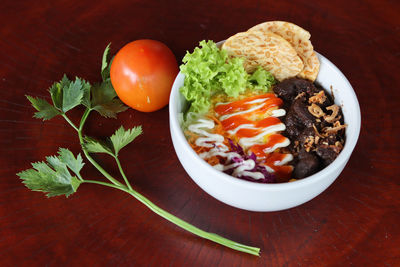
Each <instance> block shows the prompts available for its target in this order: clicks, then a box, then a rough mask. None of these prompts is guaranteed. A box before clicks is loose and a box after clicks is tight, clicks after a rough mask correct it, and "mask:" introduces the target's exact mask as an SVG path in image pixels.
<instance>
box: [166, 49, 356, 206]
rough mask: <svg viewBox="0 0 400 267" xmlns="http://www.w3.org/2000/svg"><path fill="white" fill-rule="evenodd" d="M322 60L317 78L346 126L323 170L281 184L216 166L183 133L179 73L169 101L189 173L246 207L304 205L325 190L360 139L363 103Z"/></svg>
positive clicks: (177, 146)
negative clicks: (338, 147) (242, 176)
mask: <svg viewBox="0 0 400 267" xmlns="http://www.w3.org/2000/svg"><path fill="white" fill-rule="evenodd" d="M318 58H319V60H320V63H321V67H320V71H319V74H318V77H317V80H316V81H317V82H318V83H319V84H321V85H322V86H323V87H324V88H325V89H326V90H327V91H328V92H330V91H331V89H330V88H332V92H333V95H334V98H335V103H336V104H338V105H341V106H342V111H343V115H344V120H345V123H346V124H347V125H348V126H347V128H346V142H345V145H344V148H343V150H342V151H341V152H340V154H339V156H338V157H337V158H336V159H335V161H334V162H332V163H331V164H330V165H329V166H327V167H326V168H324V169H323V170H321V171H319V172H317V173H315V174H313V175H311V176H309V177H307V178H304V179H301V180H297V181H295V182H290V183H280V184H260V183H253V182H249V181H245V180H241V179H238V178H235V177H232V176H230V175H227V174H225V173H223V172H220V171H217V170H215V169H214V168H213V167H211V166H210V165H209V164H208V163H207V162H205V161H204V160H203V159H201V158H200V157H199V156H198V155H197V154H196V152H194V151H193V149H192V148H191V147H190V145H189V144H188V142H187V141H186V139H185V136H184V135H183V132H182V129H181V127H180V124H179V121H178V114H179V113H180V112H181V110H182V108H183V107H184V105H185V102H186V100H185V98H184V97H183V96H182V95H181V94H180V92H179V88H180V87H181V86H182V85H183V81H184V75H183V74H182V73H179V74H178V76H177V77H176V79H175V82H174V84H173V86H172V91H171V96H170V101H169V122H170V130H171V137H172V142H173V145H174V148H175V151H176V154H177V155H178V158H179V160H180V162H181V164H182V166H183V167H184V169H185V170H186V172H187V173H188V174H189V176H190V177H191V178H192V179H193V181H195V182H196V184H198V185H199V186H200V187H201V188H202V189H203V190H204V191H206V192H207V193H208V194H210V195H211V196H213V197H215V198H216V199H218V200H220V201H222V202H224V203H226V204H228V205H231V206H234V207H237V208H241V209H245V210H251V211H277V210H284V209H288V208H292V207H295V206H298V205H301V204H303V203H305V202H307V201H309V200H311V199H313V198H314V197H316V196H317V195H319V194H320V193H321V192H323V191H324V190H325V189H326V188H327V187H328V186H329V185H331V184H332V183H333V181H335V179H336V178H337V177H338V176H339V174H340V173H341V172H342V170H343V168H344V166H345V165H346V163H347V161H348V160H349V158H350V155H351V153H352V152H353V149H354V147H355V145H356V143H357V139H358V136H359V133H360V127H361V114H360V106H359V104H358V100H357V97H356V94H355V93H354V90H353V88H352V87H351V85H350V83H349V81H348V80H347V79H346V77H345V76H344V75H343V73H342V72H341V71H340V70H339V69H338V68H337V67H336V66H335V65H334V64H333V63H332V62H330V61H329V60H328V59H326V58H325V57H324V56H322V55H320V54H318Z"/></svg>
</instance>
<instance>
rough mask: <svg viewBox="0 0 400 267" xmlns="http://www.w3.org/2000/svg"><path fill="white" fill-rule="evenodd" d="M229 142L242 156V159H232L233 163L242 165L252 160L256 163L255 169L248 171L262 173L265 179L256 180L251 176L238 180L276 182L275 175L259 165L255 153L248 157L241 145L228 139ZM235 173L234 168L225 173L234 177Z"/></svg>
mask: <svg viewBox="0 0 400 267" xmlns="http://www.w3.org/2000/svg"><path fill="white" fill-rule="evenodd" d="M228 141H229V145H230V146H231V149H232V150H233V151H234V152H236V153H238V154H239V155H240V156H241V157H240V158H239V157H234V158H232V161H233V162H235V163H240V162H243V161H245V160H249V159H251V160H253V161H254V162H255V167H254V168H253V169H252V170H248V171H249V172H261V173H262V174H263V175H264V178H261V179H254V178H252V177H249V176H240V177H237V178H240V179H243V180H247V181H251V182H257V183H273V182H275V175H273V174H272V173H269V172H268V171H267V168H265V167H264V166H261V165H259V164H258V162H257V156H256V155H255V154H254V153H253V152H252V153H251V154H250V155H246V154H245V153H244V150H243V148H242V147H241V146H240V145H239V144H237V145H235V144H234V143H233V141H232V140H231V139H228ZM233 171H234V168H231V169H228V170H225V171H224V172H225V173H226V174H229V175H232V173H233Z"/></svg>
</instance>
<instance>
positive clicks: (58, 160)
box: [17, 46, 260, 255]
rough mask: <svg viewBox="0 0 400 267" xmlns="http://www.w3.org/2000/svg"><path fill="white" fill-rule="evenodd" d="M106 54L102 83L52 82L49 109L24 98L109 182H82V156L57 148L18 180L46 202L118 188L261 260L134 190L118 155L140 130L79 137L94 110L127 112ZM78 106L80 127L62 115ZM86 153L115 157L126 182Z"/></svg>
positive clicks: (37, 100) (113, 114) (174, 219)
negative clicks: (54, 121) (64, 127)
mask: <svg viewBox="0 0 400 267" xmlns="http://www.w3.org/2000/svg"><path fill="white" fill-rule="evenodd" d="M108 51H109V46H107V48H106V50H105V51H104V55H103V61H102V68H101V74H102V78H103V82H102V83H100V84H96V85H93V86H92V85H90V84H89V83H88V82H86V81H85V80H83V79H80V78H75V81H71V80H69V79H68V78H67V76H66V75H64V77H63V78H62V80H61V81H60V82H57V83H54V84H53V85H52V86H51V87H50V90H49V92H50V95H51V99H52V101H53V105H51V104H50V103H49V102H47V101H46V100H44V99H41V98H34V97H31V96H27V98H28V100H29V101H30V102H31V103H32V106H33V107H34V108H35V109H36V110H37V112H36V113H35V115H34V117H35V118H39V119H43V120H49V119H51V118H53V117H55V116H58V115H60V116H62V117H63V118H64V119H65V120H66V121H67V122H68V123H69V124H70V125H71V126H72V128H73V129H75V131H76V132H77V134H78V138H79V141H80V144H81V147H82V150H83V153H84V155H85V157H86V159H87V160H88V161H89V162H90V163H91V164H92V165H93V166H94V167H95V168H96V169H97V170H98V171H99V172H100V173H102V174H103V175H104V177H105V178H107V179H108V182H102V181H97V180H88V179H84V178H83V177H82V176H81V174H80V171H81V169H82V168H83V166H84V163H83V159H82V157H81V155H80V154H78V156H76V157H75V156H74V155H73V154H72V152H71V151H70V150H68V149H66V148H60V149H59V152H58V155H56V156H50V157H46V162H36V163H32V167H33V168H31V169H27V170H24V171H21V172H19V173H17V175H18V176H19V177H20V178H21V179H22V181H23V183H24V184H25V185H26V187H28V188H29V189H31V190H33V191H41V192H44V193H46V195H47V197H53V196H60V195H65V196H66V197H68V196H70V195H71V194H73V193H75V192H76V191H77V190H78V188H79V186H81V185H82V184H98V185H103V186H107V187H111V188H115V189H119V190H121V191H124V192H126V193H128V194H130V195H131V196H133V197H135V198H136V199H137V200H139V201H140V202H141V203H143V204H144V205H146V206H147V207H148V208H149V209H150V210H152V211H153V212H155V213H156V214H158V215H160V216H161V217H163V218H165V219H166V220H168V221H170V222H172V223H174V224H176V225H177V226H179V227H181V228H183V229H185V230H187V231H189V232H191V233H193V234H195V235H198V236H200V237H203V238H206V239H208V240H211V241H213V242H216V243H219V244H221V245H224V246H226V247H229V248H232V249H235V250H238V251H242V252H246V253H250V254H253V255H259V253H260V249H259V248H255V247H249V246H245V245H242V244H240V243H236V242H234V241H231V240H229V239H226V238H224V237H221V236H219V235H216V234H214V233H209V232H205V231H203V230H201V229H199V228H197V227H195V226H193V225H191V224H189V223H187V222H185V221H183V220H181V219H179V218H177V217H175V216H174V215H172V214H170V213H168V212H166V211H165V210H163V209H161V208H159V207H158V206H156V205H154V204H153V203H152V202H151V201H150V200H149V199H147V198H146V197H144V196H143V195H141V194H140V193H138V192H137V191H135V190H134V189H133V188H132V186H131V184H130V183H129V180H128V178H127V176H126V175H125V173H124V171H123V169H122V166H121V163H120V161H119V158H118V153H119V151H120V150H121V149H122V148H124V147H125V146H127V145H128V144H130V143H131V142H132V141H133V140H135V138H136V137H137V136H139V135H140V134H141V133H142V128H141V126H138V127H134V128H132V129H128V130H126V129H124V127H122V126H121V127H120V128H119V129H118V130H117V131H116V132H115V133H114V134H113V135H112V136H111V137H110V138H108V139H107V140H105V141H99V140H96V139H95V138H93V137H90V136H83V127H84V125H85V122H86V120H87V118H88V116H89V114H90V113H91V112H92V111H97V112H99V113H100V115H102V116H104V117H107V118H108V117H113V118H115V117H116V114H117V113H119V112H122V111H124V110H126V109H127V107H126V106H124V105H123V104H122V102H121V101H120V100H119V99H118V98H116V94H115V91H114V89H113V87H112V86H111V83H110V78H109V66H110V63H108ZM80 105H82V106H84V107H85V108H86V109H85V111H84V113H83V115H82V118H81V120H80V123H79V126H78V125H76V124H75V123H74V122H72V121H71V120H70V119H69V118H68V116H67V114H66V112H67V111H69V110H71V109H73V108H75V107H77V106H80ZM90 153H106V154H108V155H110V156H111V157H113V158H114V159H115V162H116V164H117V166H118V169H119V171H120V173H121V176H122V178H123V179H124V183H121V182H119V181H118V180H117V179H115V178H114V177H112V176H111V175H110V174H109V173H108V172H107V171H106V170H104V169H103V168H102V167H101V166H100V165H99V164H98V163H97V162H96V161H95V160H94V159H93V158H92V157H91V155H90Z"/></svg>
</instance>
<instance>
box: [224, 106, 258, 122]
mask: <svg viewBox="0 0 400 267" xmlns="http://www.w3.org/2000/svg"><path fill="white" fill-rule="evenodd" d="M263 106H265V103H262V104H261V105H258V106H254V107H252V108H251V109H248V110H244V111H239V112H235V113H231V114H226V115H223V116H221V117H220V118H219V119H220V120H221V121H223V120H226V119H228V118H230V117H233V116H236V115H240V114H246V113H250V112H253V111H255V110H257V109H260V108H262V107H263Z"/></svg>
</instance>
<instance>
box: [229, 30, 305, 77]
mask: <svg viewBox="0 0 400 267" xmlns="http://www.w3.org/2000/svg"><path fill="white" fill-rule="evenodd" d="M222 48H223V49H226V50H227V51H228V54H229V55H231V56H236V57H242V58H244V59H245V62H244V67H245V69H246V71H248V72H253V71H254V70H255V69H256V68H257V66H261V67H263V68H264V69H266V70H268V71H269V72H271V73H272V75H274V76H275V78H276V79H278V80H279V81H282V80H283V79H286V78H289V77H294V76H296V75H297V74H299V73H300V72H301V71H302V70H303V67H304V64H303V62H302V60H301V59H300V57H299V56H298V55H297V52H296V50H295V49H294V48H293V47H292V45H291V44H290V43H289V42H288V41H286V40H285V39H284V38H282V37H281V36H279V35H277V34H274V33H272V32H268V31H264V32H263V31H252V32H241V33H238V34H235V35H234V36H231V37H230V38H228V40H226V42H225V43H224V44H223V45H222Z"/></svg>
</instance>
